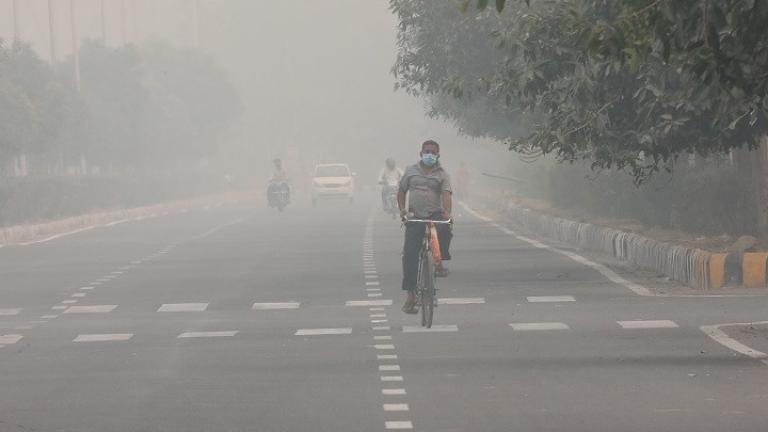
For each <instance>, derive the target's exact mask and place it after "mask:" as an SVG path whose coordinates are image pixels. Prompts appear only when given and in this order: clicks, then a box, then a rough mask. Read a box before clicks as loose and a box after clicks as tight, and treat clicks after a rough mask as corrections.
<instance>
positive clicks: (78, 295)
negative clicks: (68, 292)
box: [72, 293, 85, 297]
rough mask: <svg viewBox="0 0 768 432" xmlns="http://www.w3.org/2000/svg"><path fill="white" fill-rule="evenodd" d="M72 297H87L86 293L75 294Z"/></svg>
mask: <svg viewBox="0 0 768 432" xmlns="http://www.w3.org/2000/svg"><path fill="white" fill-rule="evenodd" d="M72 297H85V293H74V294H72Z"/></svg>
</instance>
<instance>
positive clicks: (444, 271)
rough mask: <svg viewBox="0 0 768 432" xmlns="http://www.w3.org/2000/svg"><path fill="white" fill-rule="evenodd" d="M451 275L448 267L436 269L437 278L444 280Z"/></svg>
mask: <svg viewBox="0 0 768 432" xmlns="http://www.w3.org/2000/svg"><path fill="white" fill-rule="evenodd" d="M450 273H451V272H450V270H448V268H447V267H443V266H442V265H440V266H437V267H436V268H435V277H441V278H444V277H447V276H448V275H449V274H450Z"/></svg>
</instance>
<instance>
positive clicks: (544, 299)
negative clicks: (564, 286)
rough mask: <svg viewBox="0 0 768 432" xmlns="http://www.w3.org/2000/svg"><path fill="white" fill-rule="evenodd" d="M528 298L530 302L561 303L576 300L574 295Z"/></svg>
mask: <svg viewBox="0 0 768 432" xmlns="http://www.w3.org/2000/svg"><path fill="white" fill-rule="evenodd" d="M527 299H528V302H530V303H559V302H574V301H576V299H575V298H573V296H530V297H527Z"/></svg>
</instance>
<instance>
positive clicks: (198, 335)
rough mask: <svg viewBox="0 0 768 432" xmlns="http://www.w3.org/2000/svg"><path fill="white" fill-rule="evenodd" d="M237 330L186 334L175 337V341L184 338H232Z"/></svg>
mask: <svg viewBox="0 0 768 432" xmlns="http://www.w3.org/2000/svg"><path fill="white" fill-rule="evenodd" d="M237 332H238V331H237V330H230V331H208V332H186V333H182V334H180V335H178V336H176V338H177V339H186V338H212V337H232V336H235V335H236V334H237Z"/></svg>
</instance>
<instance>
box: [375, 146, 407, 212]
mask: <svg viewBox="0 0 768 432" xmlns="http://www.w3.org/2000/svg"><path fill="white" fill-rule="evenodd" d="M402 178H403V171H402V170H401V169H400V168H398V167H397V163H396V162H395V160H394V159H393V158H391V157H390V158H387V160H386V161H385V162H384V168H382V169H381V172H379V184H380V185H381V206H382V207H383V208H384V209H385V210H386V209H387V197H388V196H389V195H390V194H392V193H396V192H395V191H396V190H397V188H398V186H399V185H400V179H402Z"/></svg>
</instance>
